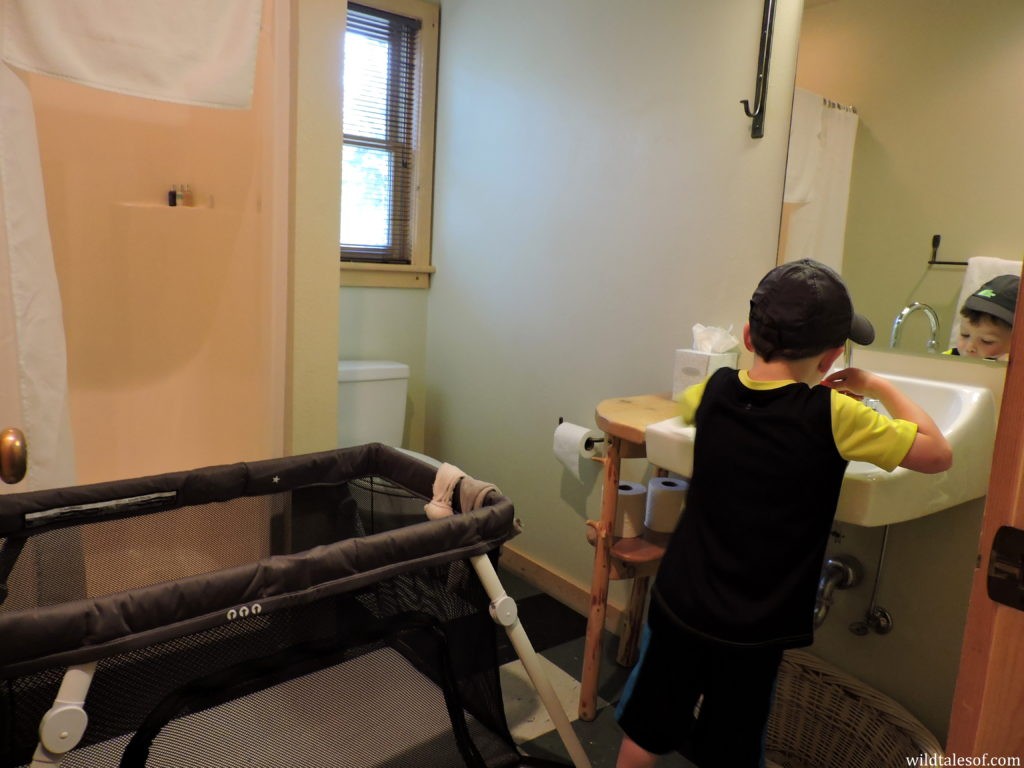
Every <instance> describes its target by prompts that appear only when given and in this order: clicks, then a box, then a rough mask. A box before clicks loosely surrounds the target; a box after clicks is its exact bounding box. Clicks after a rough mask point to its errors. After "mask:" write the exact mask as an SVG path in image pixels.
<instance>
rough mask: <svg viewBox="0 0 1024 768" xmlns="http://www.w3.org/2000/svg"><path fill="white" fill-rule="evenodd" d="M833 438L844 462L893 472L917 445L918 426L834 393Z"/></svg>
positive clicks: (839, 393) (833, 391)
mask: <svg viewBox="0 0 1024 768" xmlns="http://www.w3.org/2000/svg"><path fill="white" fill-rule="evenodd" d="M832 435H833V437H834V438H835V441H836V448H838V449H839V455H841V456H842V457H843V458H844V459H846V460H848V461H867V462H870V463H872V464H875V465H877V466H879V467H881V468H882V469H884V470H886V471H887V472H891V471H892V470H894V469H896V467H898V466H899V465H900V462H901V461H903V459H905V458H906V456H907V453H908V452H909V451H910V446H912V445H913V444H914V438H915V437H917V424H915V423H913V422H912V421H905V420H903V419H893V418H890V417H888V416H886V415H885V414H884V413H878V412H877V411H874V410H872V409H871V408H868V407H867V406H866V405H864V404H863V403H861V402H860V401H859V400H855V399H854V398H852V397H848V396H847V395H844V394H842V393H841V392H837V391H836V390H832Z"/></svg>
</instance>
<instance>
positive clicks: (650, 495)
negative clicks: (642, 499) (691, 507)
mask: <svg viewBox="0 0 1024 768" xmlns="http://www.w3.org/2000/svg"><path fill="white" fill-rule="evenodd" d="M689 488H690V484H689V483H688V482H686V480H683V479H682V478H678V477H652V478H651V480H650V482H649V483H648V484H647V506H646V510H645V512H644V526H645V527H646V528H648V529H649V530H651V531H654V532H655V533H672V531H674V530H675V529H676V524H677V523H678V522H679V516H680V515H682V513H683V508H684V507H685V506H686V492H687V491H688V490H689Z"/></svg>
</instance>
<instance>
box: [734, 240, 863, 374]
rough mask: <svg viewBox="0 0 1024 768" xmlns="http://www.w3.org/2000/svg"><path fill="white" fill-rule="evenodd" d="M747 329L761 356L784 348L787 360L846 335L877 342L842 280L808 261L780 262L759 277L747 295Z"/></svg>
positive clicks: (840, 343)
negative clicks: (748, 317) (756, 283)
mask: <svg viewBox="0 0 1024 768" xmlns="http://www.w3.org/2000/svg"><path fill="white" fill-rule="evenodd" d="M750 329H751V333H752V335H753V336H754V337H755V338H756V339H757V340H758V342H759V344H758V349H757V351H758V354H760V355H761V356H762V357H764V358H765V359H770V358H771V357H772V356H774V354H775V353H776V352H783V351H784V352H785V353H786V357H788V358H800V357H811V356H812V355H816V354H818V353H819V352H823V351H825V350H826V349H834V348H835V347H841V346H843V344H845V343H846V340H847V339H850V341H854V342H856V343H857V344H870V343H871V342H872V341H874V340H875V329H874V327H872V325H871V323H870V322H869V321H868V319H867V318H866V317H864V316H863V315H858V314H857V313H856V312H854V311H853V302H852V301H851V300H850V293H849V291H847V290H846V284H845V283H843V279H842V278H841V277H840V276H839V275H838V274H837V273H836V271H835V270H833V269H831V268H830V267H827V266H825V265H824V264H822V263H820V262H817V261H813V260H811V259H801V260H800V261H792V262H789V263H787V264H782V265H780V266H778V267H776V268H775V269H773V270H772V271H771V272H769V273H768V274H767V275H765V276H764V277H763V278H761V282H760V283H758V286H757V289H756V290H755V291H754V295H753V296H752V297H751V298H750Z"/></svg>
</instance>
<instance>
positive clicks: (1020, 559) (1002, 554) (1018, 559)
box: [988, 525, 1024, 611]
mask: <svg viewBox="0 0 1024 768" xmlns="http://www.w3.org/2000/svg"><path fill="white" fill-rule="evenodd" d="M988 596H989V597H990V598H991V599H992V600H994V601H995V602H997V603H1001V604H1003V605H1008V606H1010V607H1011V608H1016V609H1017V610H1019V611H1024V530H1021V529H1020V528H1013V527H1011V526H1008V525H1004V526H1002V527H1001V528H1000V529H999V530H998V531H996V536H995V539H994V540H993V541H992V555H991V557H989V561H988Z"/></svg>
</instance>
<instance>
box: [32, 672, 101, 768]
mask: <svg viewBox="0 0 1024 768" xmlns="http://www.w3.org/2000/svg"><path fill="white" fill-rule="evenodd" d="M95 673H96V662H95V661H92V662H89V663H88V664H79V665H77V666H74V667H68V668H67V671H66V672H65V673H64V679H63V680H62V681H61V684H60V689H59V690H58V691H57V697H56V698H55V699H54V700H53V706H52V707H50V709H49V711H48V712H47V713H46V714H45V715H43V719H42V720H41V721H40V723H39V745H38V746H37V747H36V751H35V754H34V755H32V762H31V764H30V768H48V767H49V766H53V765H60V762H61V760H63V759H64V755H65V754H66V753H67V752H69V751H70V750H72V749H74V748H75V747H76V746H78V742H79V741H81V740H82V736H83V735H85V727H86V726H87V725H88V724H89V716H88V715H86V714H85V709H84V707H83V706H82V705H83V704H85V696H86V694H87V693H89V686H90V685H92V678H93V675H94V674H95Z"/></svg>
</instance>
